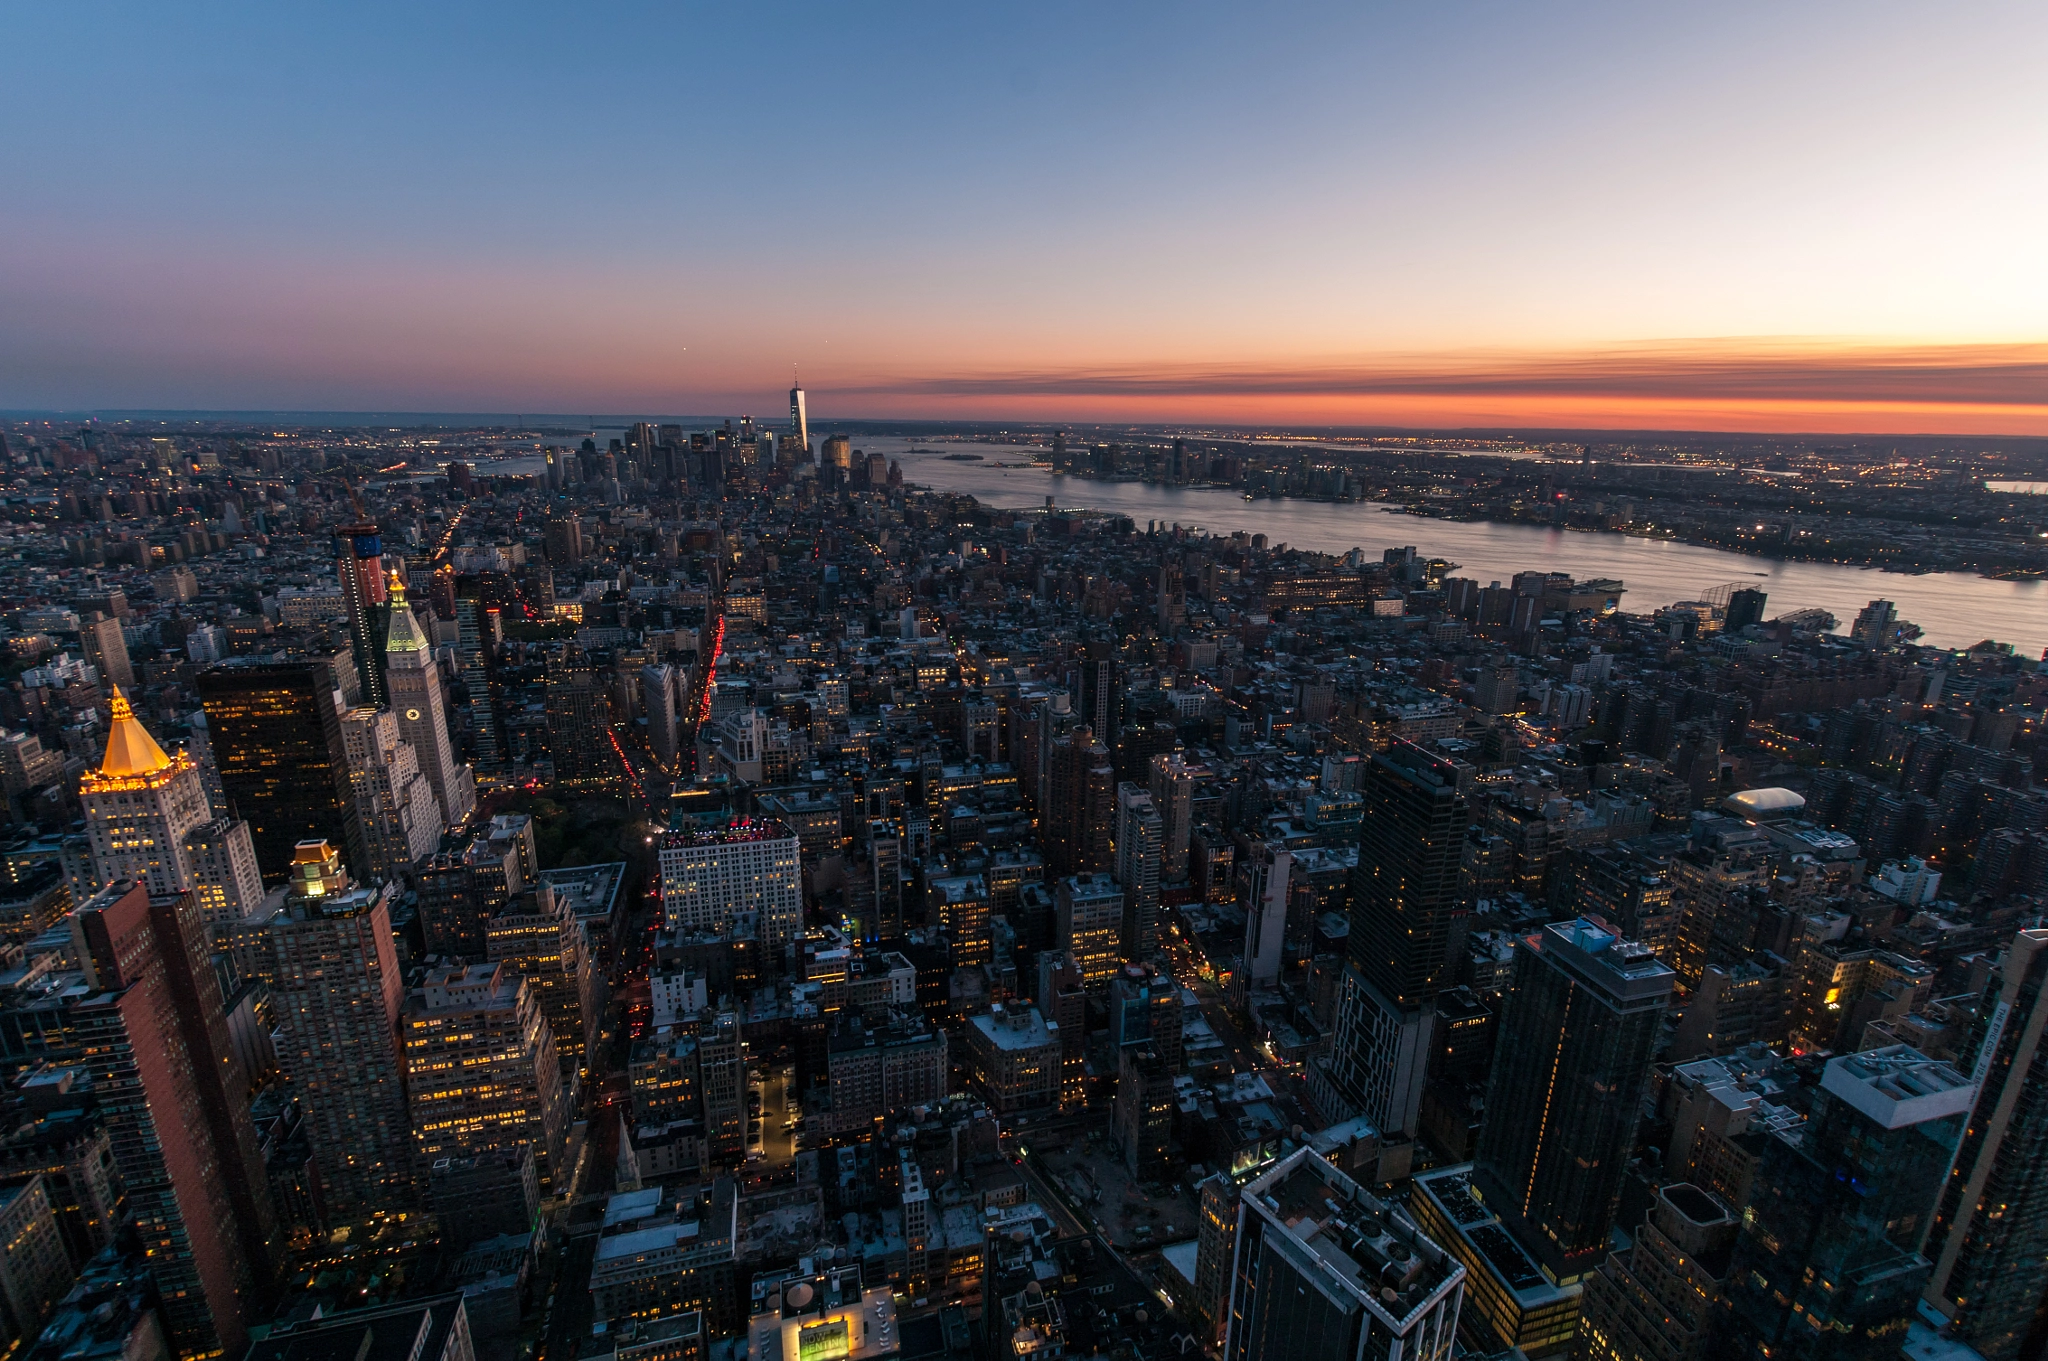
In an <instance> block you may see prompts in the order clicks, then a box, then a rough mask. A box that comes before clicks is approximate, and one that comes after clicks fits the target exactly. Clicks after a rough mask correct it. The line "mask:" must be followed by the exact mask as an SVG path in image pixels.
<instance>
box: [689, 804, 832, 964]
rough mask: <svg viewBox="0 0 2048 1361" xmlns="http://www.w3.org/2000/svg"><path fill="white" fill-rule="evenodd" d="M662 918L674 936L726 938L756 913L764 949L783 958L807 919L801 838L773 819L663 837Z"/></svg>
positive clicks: (737, 822)
mask: <svg viewBox="0 0 2048 1361" xmlns="http://www.w3.org/2000/svg"><path fill="white" fill-rule="evenodd" d="M659 858H660V863H661V912H662V920H663V924H664V925H665V926H666V927H667V928H668V929H669V930H671V931H719V932H723V931H727V930H729V929H730V928H731V926H732V924H733V920H734V918H735V917H737V916H739V915H740V914H742V913H752V914H754V915H755V918H756V920H757V922H758V924H759V925H758V931H759V937H758V938H759V940H760V942H761V945H762V948H763V949H765V950H767V951H768V952H769V953H770V954H771V955H776V956H779V955H780V954H781V953H782V948H783V946H785V945H787V944H788V943H789V940H790V937H792V936H794V935H795V934H796V930H797V927H798V926H799V925H800V924H801V922H802V919H803V878H802V866H801V863H800V861H799V859H798V854H797V838H796V833H794V832H792V831H790V830H789V828H788V827H786V826H784V825H783V824H782V823H780V822H777V821H774V820H773V819H767V818H739V819H736V820H734V821H733V822H731V823H729V824H727V825H726V826H724V827H720V828H715V829H710V830H700V831H684V830H678V831H671V832H669V833H668V834H667V835H665V836H664V837H662V839H661V842H660V848H659Z"/></svg>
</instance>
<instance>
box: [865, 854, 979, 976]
mask: <svg viewBox="0 0 2048 1361" xmlns="http://www.w3.org/2000/svg"><path fill="white" fill-rule="evenodd" d="M877 872H878V873H879V870H878V871H877ZM990 901H991V900H990V897H989V891H988V880H986V879H984V878H983V877H982V876H981V875H979V874H954V875H945V876H942V877H939V878H934V879H929V880H927V881H926V882H925V920H926V921H927V922H932V923H936V924H937V925H939V926H942V927H944V928H945V931H946V939H947V941H948V942H949V943H950V944H951V945H952V947H953V963H954V965H955V966H957V967H960V968H973V967H975V966H976V965H982V964H987V963H989V962H990V961H991V960H992V959H993V958H994V957H995V947H994V937H993V935H992V934H991V926H990V911H989V909H990Z"/></svg>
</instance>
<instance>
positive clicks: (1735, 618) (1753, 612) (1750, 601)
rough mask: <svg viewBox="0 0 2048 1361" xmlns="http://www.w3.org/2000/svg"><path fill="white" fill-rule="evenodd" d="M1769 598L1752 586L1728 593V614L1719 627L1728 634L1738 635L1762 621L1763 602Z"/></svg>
mask: <svg viewBox="0 0 2048 1361" xmlns="http://www.w3.org/2000/svg"><path fill="white" fill-rule="evenodd" d="M1769 599H1770V597H1769V596H1768V595H1766V594H1765V593H1764V592H1762V591H1759V590H1757V589H1756V588H1755V587H1754V586H1745V587H1743V588H1742V589H1741V590H1738V591H1730V592H1729V593H1728V612H1727V614H1726V615H1725V616H1724V617H1723V619H1722V623H1721V627H1722V628H1723V629H1725V630H1726V631H1727V632H1729V633H1740V632H1742V631H1743V630H1744V629H1746V628H1748V627H1749V626H1750V625H1752V624H1761V623H1763V621H1764V602H1765V601H1767V600H1769Z"/></svg>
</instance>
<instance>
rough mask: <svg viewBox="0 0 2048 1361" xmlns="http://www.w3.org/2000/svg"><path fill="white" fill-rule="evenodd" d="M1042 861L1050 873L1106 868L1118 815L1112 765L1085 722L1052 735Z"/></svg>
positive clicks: (1056, 874)
mask: <svg viewBox="0 0 2048 1361" xmlns="http://www.w3.org/2000/svg"><path fill="white" fill-rule="evenodd" d="M1046 767H1047V769H1046V790H1047V795H1046V803H1047V807H1046V808H1045V809H1044V816H1043V817H1042V818H1041V819H1040V826H1041V828H1042V829H1043V831H1044V840H1045V848H1046V857H1045V858H1046V866H1047V868H1048V869H1049V870H1050V871H1051V872H1052V874H1053V875H1054V876H1056V877H1057V876H1062V875H1069V874H1088V873H1092V872H1095V871H1098V870H1101V871H1107V870H1109V869H1111V868H1113V866H1112V864H1111V859H1112V856H1111V839H1112V837H1113V835H1114V828H1115V821H1116V767H1115V766H1114V765H1113V764H1112V763H1111V761H1110V755H1109V749H1108V748H1107V747H1105V746H1103V744H1102V743H1100V742H1098V741H1096V740H1095V733H1094V731H1093V729H1091V728H1089V727H1088V726H1087V725H1085V724H1083V725H1082V726H1080V727H1077V728H1075V729H1074V730H1073V731H1072V732H1069V733H1067V734H1066V735H1065V736H1063V737H1060V738H1058V739H1056V740H1055V741H1054V742H1053V744H1052V750H1051V751H1050V752H1048V753H1047V760H1046Z"/></svg>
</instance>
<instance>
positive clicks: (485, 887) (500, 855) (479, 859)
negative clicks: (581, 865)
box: [415, 837, 526, 963]
mask: <svg viewBox="0 0 2048 1361" xmlns="http://www.w3.org/2000/svg"><path fill="white" fill-rule="evenodd" d="M415 882H416V884H417V886H418V892H419V917H420V932H421V935H422V936H423V937H424V939H425V942H426V948H427V953H428V954H429V955H438V956H445V957H451V958H455V959H463V960H468V961H470V962H471V963H475V962H477V961H479V960H481V959H482V958H483V957H484V935H485V929H486V927H487V926H488V924H489V922H490V920H491V918H492V917H494V916H496V915H497V914H498V912H499V911H500V910H501V909H503V908H504V906H505V904H507V903H509V902H510V901H511V900H512V898H513V895H515V894H517V893H520V892H523V891H524V890H525V888H526V880H525V877H524V876H523V875H522V873H521V871H520V866H519V856H518V853H517V851H516V850H514V849H513V848H511V847H507V846H500V845H497V844H496V843H494V842H492V841H490V840H489V839H488V838H485V837H478V838H477V839H476V840H474V841H472V842H470V843H469V845H468V846H466V847H464V848H463V849H462V850H460V851H449V852H444V853H442V854H440V855H437V856H435V857H433V858H432V859H431V860H429V861H428V862H427V863H426V864H424V865H422V866H421V867H420V869H419V873H418V875H417V876H416V880H415Z"/></svg>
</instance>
